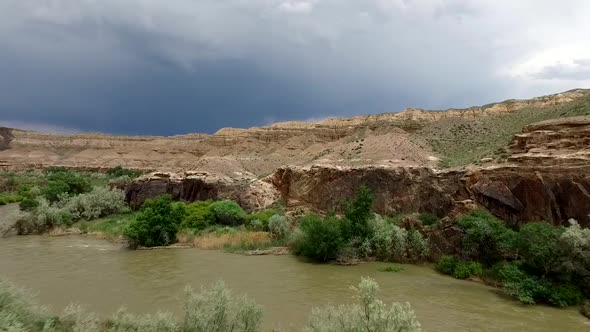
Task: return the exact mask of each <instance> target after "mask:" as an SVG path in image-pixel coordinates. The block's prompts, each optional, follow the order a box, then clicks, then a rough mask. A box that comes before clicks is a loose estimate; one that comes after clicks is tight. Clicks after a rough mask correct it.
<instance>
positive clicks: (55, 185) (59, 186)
mask: <svg viewBox="0 0 590 332" xmlns="http://www.w3.org/2000/svg"><path fill="white" fill-rule="evenodd" d="M138 175H139V173H138V172H135V171H131V170H125V169H123V168H115V169H112V170H109V171H108V172H107V173H97V172H82V171H74V170H68V169H63V168H50V169H47V170H45V171H29V172H21V173H3V174H1V175H0V188H1V190H2V193H1V194H0V200H2V201H3V202H4V203H16V202H19V206H20V210H21V211H22V216H21V218H20V220H19V221H18V222H17V224H16V229H17V232H18V233H19V234H31V233H44V232H48V231H51V230H53V229H55V228H68V227H71V226H72V225H73V224H74V223H76V222H78V221H82V220H84V221H89V220H95V219H98V218H102V217H106V216H111V215H117V214H121V213H126V212H128V210H129V209H128V207H127V205H126V203H125V200H124V194H123V192H122V191H121V190H119V189H116V188H113V187H112V186H111V185H110V184H112V183H113V182H117V181H119V180H120V178H121V177H122V176H124V177H126V178H130V176H138Z"/></svg>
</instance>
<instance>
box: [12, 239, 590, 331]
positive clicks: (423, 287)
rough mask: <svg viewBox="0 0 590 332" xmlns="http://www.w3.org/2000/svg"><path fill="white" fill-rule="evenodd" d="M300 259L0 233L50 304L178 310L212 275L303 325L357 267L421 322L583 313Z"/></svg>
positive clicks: (267, 311)
mask: <svg viewBox="0 0 590 332" xmlns="http://www.w3.org/2000/svg"><path fill="white" fill-rule="evenodd" d="M383 265H384V264H382V263H365V264H360V265H357V266H348V267H345V266H337V265H319V264H310V263H305V262H302V261H301V260H299V259H298V258H297V257H293V256H289V255H287V256H241V255H236V254H228V253H223V252H220V251H203V250H198V249H162V250H144V251H131V250H127V249H124V248H121V247H119V246H117V245H114V244H111V243H109V242H106V241H103V240H98V239H94V238H91V237H82V236H65V237H48V236H20V237H17V236H13V237H9V238H4V239H0V276H1V277H3V278H7V279H8V280H10V281H13V282H14V283H16V284H18V285H19V286H22V287H26V288H29V289H31V290H33V292H35V293H36V294H37V297H38V300H39V301H40V302H41V303H42V304H44V305H47V306H49V308H50V309H51V310H52V311H54V312H56V313H57V312H60V311H61V310H62V309H63V308H64V307H65V306H66V305H68V304H69V303H71V302H77V303H82V304H85V305H87V306H88V308H89V310H92V311H95V312H97V313H99V314H100V315H102V316H105V317H106V316H109V315H111V314H113V313H114V312H115V311H116V310H117V308H119V307H120V306H122V305H123V306H126V307H127V308H128V309H129V310H130V311H131V312H135V313H153V312H156V311H158V310H162V311H171V312H174V313H180V312H181V305H182V301H181V300H182V296H183V288H184V287H185V286H186V285H191V286H193V287H195V288H198V287H200V286H201V285H210V284H212V283H214V282H215V281H217V280H224V281H225V282H226V284H227V285H228V286H229V287H230V288H231V289H232V290H234V291H235V292H236V293H239V294H248V296H250V297H251V298H253V299H254V300H255V301H256V302H257V303H259V304H261V305H262V306H263V307H264V326H265V328H268V329H270V328H272V327H279V328H281V329H284V330H291V329H296V328H299V327H301V326H302V325H303V324H304V322H305V320H306V317H307V315H308V314H309V312H310V309H311V307H312V306H318V305H322V304H328V303H346V302H349V301H350V296H351V295H352V292H351V291H350V289H349V286H350V285H356V284H358V282H359V281H360V278H361V276H370V277H373V278H375V279H376V280H377V281H378V282H379V285H380V286H381V292H380V295H381V298H382V299H384V300H385V301H386V302H390V301H400V302H401V301H409V302H410V303H411V304H412V306H413V307H414V309H415V311H416V314H417V316H418V318H419V320H420V322H421V323H422V325H423V327H424V328H425V329H426V330H428V331H503V332H506V331H525V330H526V331H581V330H585V329H590V321H589V320H588V319H587V318H585V317H583V316H582V315H581V314H579V313H578V312H577V311H576V310H575V309H557V308H551V307H546V306H523V305H520V304H518V303H516V302H514V301H511V300H509V299H506V298H504V297H502V296H500V295H499V294H498V292H497V290H495V289H493V288H490V287H487V286H485V285H481V284H477V283H473V282H467V281H460V280H455V279H453V278H450V277H447V276H443V275H440V274H438V273H436V272H435V271H433V269H431V268H429V267H420V266H412V265H405V266H404V270H403V271H402V272H397V273H391V272H378V271H377V270H378V268H379V267H380V266H383Z"/></svg>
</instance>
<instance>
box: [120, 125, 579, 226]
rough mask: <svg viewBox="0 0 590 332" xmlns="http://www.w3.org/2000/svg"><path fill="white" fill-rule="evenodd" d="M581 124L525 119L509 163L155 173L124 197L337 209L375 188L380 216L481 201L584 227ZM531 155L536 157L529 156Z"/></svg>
mask: <svg viewBox="0 0 590 332" xmlns="http://www.w3.org/2000/svg"><path fill="white" fill-rule="evenodd" d="M589 125H590V117H573V118H569V119H567V118H563V119H559V120H555V121H551V122H542V123H538V124H533V125H531V126H529V127H527V128H526V129H525V131H524V133H523V134H522V135H517V137H516V138H515V142H514V144H513V145H512V151H513V155H512V157H511V161H512V162H511V163H506V164H501V165H494V166H487V167H476V166H472V167H468V168H464V169H456V170H436V169H434V168H431V167H400V166H365V167H344V166H334V165H311V166H283V167H279V168H278V169H277V170H276V171H275V172H274V173H273V174H272V175H270V176H267V177H265V178H262V179H258V178H256V177H242V178H241V179H240V180H239V181H238V180H236V179H235V178H229V177H227V178H223V179H219V178H215V176H213V175H211V174H202V175H200V176H199V177H196V178H195V176H193V175H186V174H185V175H184V176H183V175H179V176H178V175H174V176H169V177H168V178H166V179H165V180H163V179H162V177H161V176H158V175H157V174H156V175H149V176H147V177H145V178H143V179H140V180H139V181H138V182H137V183H135V184H133V185H131V187H130V188H128V190H127V192H128V199H129V200H130V201H131V202H132V203H133V205H135V206H138V205H139V204H140V203H141V202H142V201H143V199H145V197H148V196H154V195H156V194H160V193H165V192H166V193H170V194H173V195H174V196H175V197H176V198H179V199H183V200H187V201H192V200H198V199H208V198H214V199H219V198H228V199H235V200H238V201H240V202H241V203H242V204H243V205H244V206H245V207H247V208H250V209H258V208H265V207H268V206H270V205H271V204H273V203H274V202H276V201H277V200H279V199H280V200H281V201H282V202H283V203H284V204H285V205H286V207H287V209H288V210H294V209H297V208H306V209H311V210H316V211H336V212H339V211H342V206H343V204H344V203H346V202H347V201H349V200H351V199H352V198H354V196H355V194H356V192H357V191H358V190H359V189H360V188H361V187H362V186H366V187H368V188H369V189H370V190H371V191H372V192H373V193H374V195H375V205H374V208H375V211H376V212H377V213H380V214H385V215H392V214H397V213H413V212H428V213H433V214H436V215H438V216H439V217H443V216H448V215H450V216H453V215H458V214H461V213H464V212H466V211H469V210H471V209H475V208H481V207H485V208H487V209H488V210H489V211H491V212H492V213H493V214H495V215H496V216H498V217H500V218H502V219H503V220H505V221H506V222H507V223H508V224H512V225H520V224H522V223H526V222H531V221H547V222H550V223H552V224H555V225H567V224H568V221H569V219H575V220H577V221H578V222H579V223H580V224H581V225H583V226H585V227H590V163H587V162H583V160H584V158H586V157H587V156H588V152H589V151H590V144H588V139H589V138H590V131H589V130H588V128H589ZM539 156H542V159H543V162H539V163H537V164H536V165H533V164H531V163H530V161H531V160H532V158H536V157H539ZM550 160H553V161H550ZM171 179H172V180H171ZM138 197H139V199H138Z"/></svg>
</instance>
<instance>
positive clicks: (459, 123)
mask: <svg viewBox="0 0 590 332" xmlns="http://www.w3.org/2000/svg"><path fill="white" fill-rule="evenodd" d="M491 106H492V105H489V107H491ZM485 108H486V106H483V107H482V109H484V110H485ZM589 114H590V95H585V96H584V97H581V98H579V99H578V100H575V101H572V102H569V103H564V104H561V105H557V106H546V107H541V108H539V107H525V108H523V109H520V110H518V111H517V112H507V113H504V114H501V115H497V116H488V117H481V118H479V119H477V120H472V119H466V118H447V119H443V120H440V121H436V122H432V123H428V124H427V125H426V126H424V127H423V128H422V129H420V130H419V131H418V132H417V133H416V135H417V137H420V138H421V139H424V140H426V142H428V144H429V145H430V146H431V147H432V149H433V151H434V152H436V153H437V154H439V155H440V156H442V160H441V163H440V165H441V166H442V167H453V166H463V165H467V164H478V163H479V162H480V160H481V159H482V158H492V159H493V160H497V161H502V160H505V159H506V158H507V157H509V156H510V153H509V152H508V151H507V150H506V149H505V147H507V146H509V145H510V142H511V140H512V139H513V137H514V135H515V134H518V133H520V132H522V129H523V128H524V127H525V126H527V125H529V124H531V123H535V122H539V121H543V120H549V119H555V118H560V117H570V116H580V115H589Z"/></svg>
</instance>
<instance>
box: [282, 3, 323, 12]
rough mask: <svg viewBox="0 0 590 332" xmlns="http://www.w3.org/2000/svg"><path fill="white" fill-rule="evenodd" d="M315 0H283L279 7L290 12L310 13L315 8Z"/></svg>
mask: <svg viewBox="0 0 590 332" xmlns="http://www.w3.org/2000/svg"><path fill="white" fill-rule="evenodd" d="M314 3H315V1H313V0H307V1H305V0H288V1H284V2H281V4H280V5H279V9H280V10H282V11H284V12H289V13H309V12H310V11H312V10H313V6H314Z"/></svg>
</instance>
